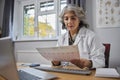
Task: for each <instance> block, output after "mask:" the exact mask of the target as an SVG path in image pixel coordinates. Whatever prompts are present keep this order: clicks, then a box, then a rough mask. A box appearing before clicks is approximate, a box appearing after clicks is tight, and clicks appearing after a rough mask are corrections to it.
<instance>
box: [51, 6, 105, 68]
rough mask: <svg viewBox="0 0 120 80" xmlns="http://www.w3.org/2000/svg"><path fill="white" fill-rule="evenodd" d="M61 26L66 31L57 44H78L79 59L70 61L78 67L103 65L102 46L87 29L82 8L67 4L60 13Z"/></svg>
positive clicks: (57, 63) (57, 62)
mask: <svg viewBox="0 0 120 80" xmlns="http://www.w3.org/2000/svg"><path fill="white" fill-rule="evenodd" d="M60 19H61V22H62V25H63V26H62V28H63V29H66V30H67V32H66V33H65V34H63V35H62V36H61V37H60V38H59V40H58V44H57V45H58V46H68V45H78V48H79V52H80V59H74V60H71V61H70V62H71V63H72V64H75V65H76V66H78V67H80V68H85V67H87V68H98V67H104V66H105V59H104V50H105V48H104V46H103V45H102V43H100V41H99V40H98V39H97V37H96V35H95V33H94V32H92V31H91V30H89V29H87V27H88V25H87V24H86V23H85V13H84V11H83V10H82V8H80V7H77V6H73V5H68V6H66V7H65V8H64V9H63V11H62V12H61V14H60ZM52 63H53V65H60V61H52Z"/></svg>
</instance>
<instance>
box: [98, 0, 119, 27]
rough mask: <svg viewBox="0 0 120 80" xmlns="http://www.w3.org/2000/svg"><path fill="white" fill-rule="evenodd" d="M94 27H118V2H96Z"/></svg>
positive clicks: (107, 0)
mask: <svg viewBox="0 0 120 80" xmlns="http://www.w3.org/2000/svg"><path fill="white" fill-rule="evenodd" d="M96 27H99V28H107V27H120V0H96Z"/></svg>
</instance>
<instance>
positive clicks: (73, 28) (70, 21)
mask: <svg viewBox="0 0 120 80" xmlns="http://www.w3.org/2000/svg"><path fill="white" fill-rule="evenodd" d="M63 20H64V24H65V26H66V28H67V30H69V31H70V32H72V33H76V32H77V29H78V26H79V23H80V20H79V18H78V17H77V16H76V15H75V14H74V13H73V12H66V13H65V14H64V17H63Z"/></svg>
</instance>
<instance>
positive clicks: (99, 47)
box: [90, 35, 105, 68]
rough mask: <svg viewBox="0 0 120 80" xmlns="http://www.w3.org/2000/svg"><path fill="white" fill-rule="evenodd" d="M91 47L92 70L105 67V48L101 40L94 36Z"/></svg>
mask: <svg viewBox="0 0 120 80" xmlns="http://www.w3.org/2000/svg"><path fill="white" fill-rule="evenodd" d="M90 42H91V46H90V49H91V50H90V51H91V52H90V59H91V60H92V68H99V67H104V66H105V57H104V52H105V47H104V46H103V44H102V43H101V42H100V39H99V38H98V37H97V36H96V35H93V36H92V39H91V41H90Z"/></svg>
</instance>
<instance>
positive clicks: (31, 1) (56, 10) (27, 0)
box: [14, 0, 67, 41]
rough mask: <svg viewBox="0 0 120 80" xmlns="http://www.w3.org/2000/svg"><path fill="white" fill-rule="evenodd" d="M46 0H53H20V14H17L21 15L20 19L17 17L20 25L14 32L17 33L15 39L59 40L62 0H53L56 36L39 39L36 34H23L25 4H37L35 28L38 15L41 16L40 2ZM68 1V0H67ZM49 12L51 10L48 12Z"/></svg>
mask: <svg viewBox="0 0 120 80" xmlns="http://www.w3.org/2000/svg"><path fill="white" fill-rule="evenodd" d="M45 1H51V0H25V1H24V0H23V1H18V2H19V5H18V7H19V9H20V10H18V12H17V13H18V14H17V16H19V17H18V18H19V20H18V19H17V23H18V25H17V26H18V27H17V28H15V30H14V33H16V35H15V34H14V40H15V41H22V40H57V39H58V36H59V35H60V34H61V29H62V28H61V27H60V26H61V23H60V21H59V18H58V16H59V13H60V10H61V9H60V7H61V5H60V2H61V0H53V1H54V4H55V5H54V7H55V8H54V10H53V11H51V12H50V13H55V14H56V17H57V18H56V25H55V26H56V28H55V29H56V30H55V31H56V38H51V39H50V38H48V39H39V37H36V36H34V37H29V36H24V35H23V30H24V22H23V19H24V17H23V16H24V12H23V11H24V6H25V5H30V4H34V5H35V17H34V21H35V22H34V28H37V24H38V16H39V10H38V9H39V6H40V5H39V4H40V2H45ZM66 1H67V0H66ZM48 13H49V12H48Z"/></svg>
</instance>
